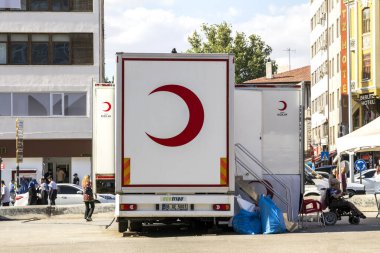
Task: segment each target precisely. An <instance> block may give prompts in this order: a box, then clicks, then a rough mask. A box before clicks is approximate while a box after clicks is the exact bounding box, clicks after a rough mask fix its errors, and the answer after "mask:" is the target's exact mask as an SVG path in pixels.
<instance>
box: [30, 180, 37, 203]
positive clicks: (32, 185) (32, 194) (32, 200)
mask: <svg viewBox="0 0 380 253" xmlns="http://www.w3.org/2000/svg"><path fill="white" fill-rule="evenodd" d="M36 187H37V184H36V181H35V180H34V179H32V180H30V182H29V185H28V193H29V197H28V205H29V206H32V205H37V188H36Z"/></svg>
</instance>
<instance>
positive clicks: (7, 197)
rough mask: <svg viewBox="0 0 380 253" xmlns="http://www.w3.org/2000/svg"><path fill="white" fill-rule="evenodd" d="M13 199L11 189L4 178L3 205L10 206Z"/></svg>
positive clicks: (2, 185)
mask: <svg viewBox="0 0 380 253" xmlns="http://www.w3.org/2000/svg"><path fill="white" fill-rule="evenodd" d="M10 201H11V195H10V193H9V189H8V187H7V185H6V184H5V182H4V180H1V205H2V206H9V202H10Z"/></svg>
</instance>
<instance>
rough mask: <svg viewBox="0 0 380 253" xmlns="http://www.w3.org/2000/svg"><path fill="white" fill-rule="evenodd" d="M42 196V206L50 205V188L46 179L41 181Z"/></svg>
mask: <svg viewBox="0 0 380 253" xmlns="http://www.w3.org/2000/svg"><path fill="white" fill-rule="evenodd" d="M40 182H41V183H40V187H39V190H40V194H41V205H47V204H48V197H49V186H48V184H47V183H46V181H45V178H41V179H40Z"/></svg>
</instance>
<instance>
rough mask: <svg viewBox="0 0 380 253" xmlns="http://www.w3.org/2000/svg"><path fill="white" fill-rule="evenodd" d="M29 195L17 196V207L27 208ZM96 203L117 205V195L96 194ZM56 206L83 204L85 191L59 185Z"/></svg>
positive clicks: (73, 186)
mask: <svg viewBox="0 0 380 253" xmlns="http://www.w3.org/2000/svg"><path fill="white" fill-rule="evenodd" d="M28 197H29V193H24V194H18V195H17V196H16V202H15V206H27V205H28ZM95 202H96V203H115V195H113V194H103V193H101V194H96V196H95ZM55 204H56V205H73V204H83V191H82V188H81V187H80V186H79V185H76V184H64V183H59V184H57V199H56V200H55Z"/></svg>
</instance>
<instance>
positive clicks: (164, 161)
mask: <svg viewBox="0 0 380 253" xmlns="http://www.w3.org/2000/svg"><path fill="white" fill-rule="evenodd" d="M116 56H117V75H116V90H115V94H116V97H115V99H116V107H115V114H116V127H115V130H116V133H115V134H116V139H115V145H116V154H115V168H116V172H115V192H116V206H115V216H116V218H117V221H118V223H119V231H120V232H122V231H125V230H126V229H127V228H129V229H131V230H136V231H138V230H140V229H141V228H142V223H147V222H148V223H149V222H157V221H159V222H165V223H171V222H176V221H178V220H180V221H184V222H187V221H191V222H195V223H197V222H200V221H201V222H206V223H207V222H210V223H211V222H215V221H217V222H218V221H221V220H228V219H230V218H231V217H232V216H233V214H234V190H235V181H234V180H235V161H234V143H235V142H234V140H233V135H234V129H233V125H234V124H233V122H234V117H233V105H234V101H233V99H234V57H233V56H232V55H228V54H197V55H192V54H137V53H117V54H116Z"/></svg>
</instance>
